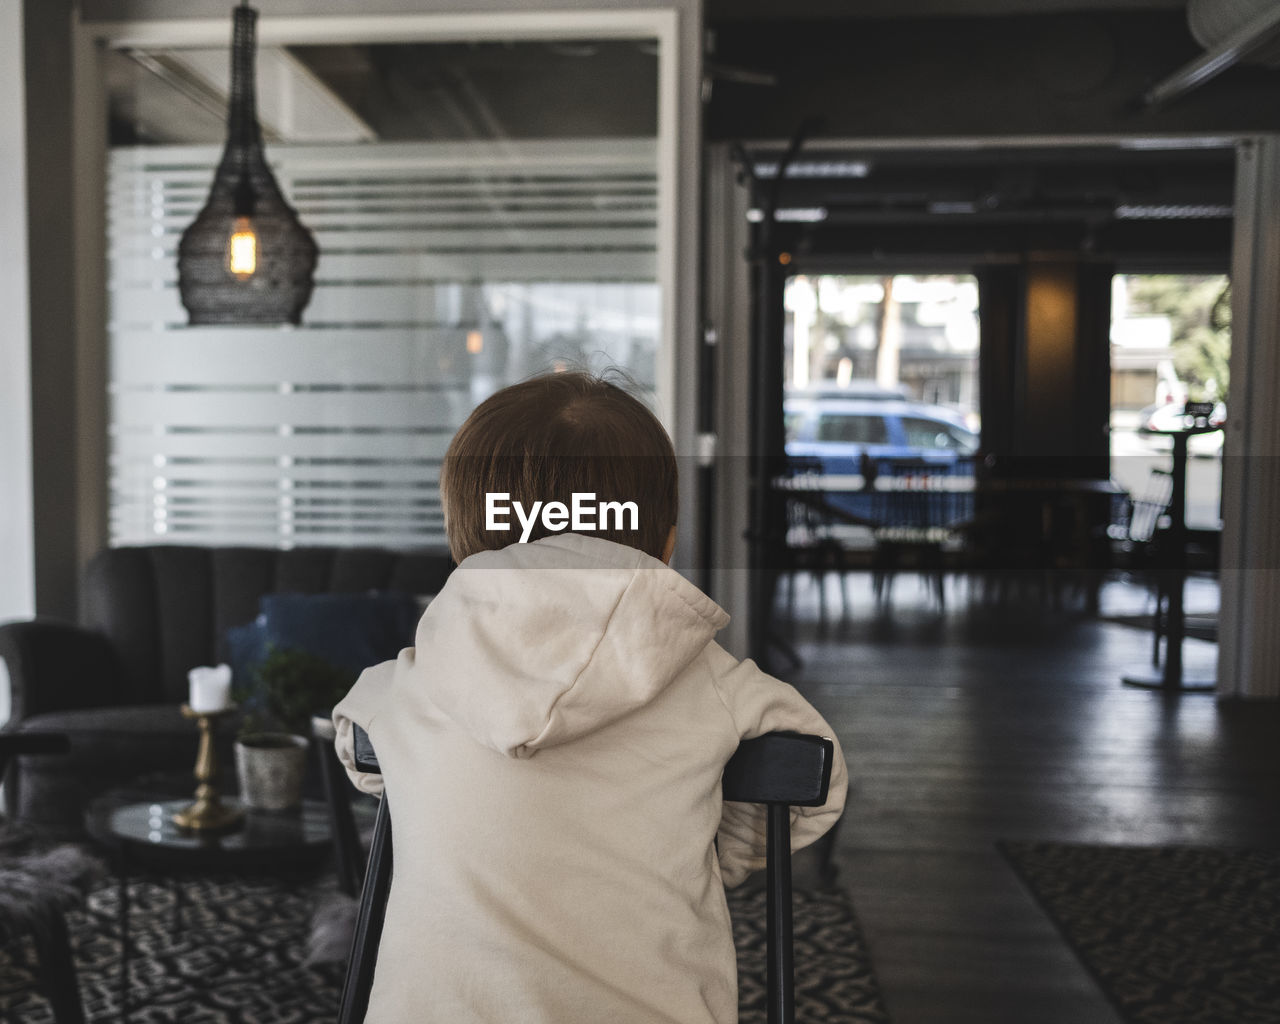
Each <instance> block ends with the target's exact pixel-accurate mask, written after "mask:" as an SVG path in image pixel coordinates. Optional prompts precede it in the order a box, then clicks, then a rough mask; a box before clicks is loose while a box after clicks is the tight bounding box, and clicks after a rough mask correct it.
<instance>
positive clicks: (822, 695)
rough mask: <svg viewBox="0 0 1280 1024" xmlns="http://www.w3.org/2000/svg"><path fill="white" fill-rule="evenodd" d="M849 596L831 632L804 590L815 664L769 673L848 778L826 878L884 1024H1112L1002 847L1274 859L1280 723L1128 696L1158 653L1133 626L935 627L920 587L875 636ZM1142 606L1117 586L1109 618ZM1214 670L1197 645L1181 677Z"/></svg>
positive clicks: (860, 589)
mask: <svg viewBox="0 0 1280 1024" xmlns="http://www.w3.org/2000/svg"><path fill="white" fill-rule="evenodd" d="M851 582H852V587H851V589H852V592H853V593H852V597H853V600H852V602H851V605H852V607H851V609H850V617H849V620H848V621H847V622H845V623H844V624H842V625H833V626H832V627H831V628H830V629H828V630H826V631H825V632H824V631H822V630H820V629H819V628H818V626H817V624H816V622H815V621H814V620H815V619H816V608H817V604H816V599H815V595H816V591H815V590H814V588H813V587H812V585H810V586H809V588H808V589H807V590H806V589H805V588H804V587H803V586H802V587H801V588H800V594H799V600H798V602H797V614H796V622H795V623H794V636H795V638H796V642H797V649H798V651H799V653H800V654H801V656H802V657H803V658H804V660H805V665H804V666H803V668H801V669H799V670H796V671H794V672H790V673H784V672H781V671H780V672H779V674H781V675H786V676H787V677H788V678H790V679H791V680H792V681H794V682H795V683H796V684H797V685H798V686H799V687H800V688H801V689H802V690H803V691H804V692H805V693H806V694H807V695H808V696H809V698H810V699H811V700H812V701H813V703H814V704H815V705H816V706H817V707H818V708H819V709H820V710H821V711H822V712H823V713H824V714H825V715H826V716H827V718H828V720H829V721H830V722H831V724H832V726H833V727H834V728H835V729H836V731H837V733H838V734H839V736H840V740H841V742H842V744H843V745H844V749H845V753H846V755H847V757H848V760H849V768H850V775H851V779H852V784H851V793H850V800H849V808H848V812H847V814H846V818H845V821H844V823H843V825H842V827H841V832H840V833H839V836H838V840H837V845H836V854H835V857H836V863H837V865H838V866H839V868H840V872H841V877H840V880H841V884H843V885H844V886H845V887H846V888H847V889H848V890H849V891H850V893H851V894H852V896H853V899H854V902H855V905H856V907H857V910H858V914H859V917H860V919H861V921H862V923H863V927H864V930H865V932H866V935H867V940H868V942H869V944H870V947H871V952H872V956H873V958H874V961H875V964H876V969H877V972H878V974H879V977H880V981H881V984H882V987H883V990H884V996H885V1001H886V1003H887V1005H888V1009H889V1011H890V1014H891V1016H892V1018H893V1020H894V1022H895V1024H968V1022H974V1024H978V1022H981V1024H1006V1022H1007V1024H1058V1022H1061V1024H1094V1022H1098V1024H1111V1022H1115V1021H1118V1019H1119V1018H1118V1017H1117V1015H1116V1014H1115V1012H1114V1010H1112V1009H1111V1007H1110V1005H1109V1003H1108V1002H1107V1001H1106V999H1105V998H1104V997H1103V996H1102V994H1101V993H1100V992H1099V991H1098V989H1097V988H1096V986H1095V985H1094V983H1093V981H1092V980H1091V979H1090V977H1089V976H1088V974H1087V973H1086V972H1085V971H1084V969H1083V968H1082V967H1081V966H1080V965H1079V963H1078V961H1077V960H1076V959H1075V957H1074V955H1073V954H1072V953H1071V951H1070V950H1069V949H1068V948H1067V946H1066V945H1065V944H1064V943H1063V942H1062V940H1061V939H1060V937H1059V936H1058V933H1057V932H1056V931H1055V929H1054V927H1053V926H1052V925H1051V924H1050V923H1049V921H1048V920H1047V919H1046V918H1045V916H1044V915H1043V913H1042V912H1041V911H1040V910H1039V908H1038V907H1037V906H1036V904H1035V903H1034V902H1033V900H1032V899H1031V897H1030V895H1029V894H1028V893H1027V892H1026V890H1025V889H1023V887H1022V885H1021V883H1020V882H1019V881H1018V880H1017V878H1016V877H1015V876H1014V874H1013V873H1012V871H1011V870H1010V868H1009V867H1008V865H1007V864H1006V863H1005V861H1004V860H1003V858H1002V857H1001V855H1000V854H999V852H998V851H997V850H996V847H995V845H994V844H995V843H996V842H997V841H998V840H1000V839H1050V840H1061V841H1080V842H1096V843H1118V844H1158V843H1192V844H1204V845H1229V846H1252V847H1266V848H1280V758H1278V757H1277V756H1276V754H1275V751H1276V749H1277V747H1278V746H1280V743H1278V742H1277V740H1278V739H1280V702H1266V703H1263V704H1258V703H1249V704H1239V703H1232V704H1219V703H1218V702H1217V701H1216V700H1215V699H1214V698H1213V697H1212V696H1211V695H1204V694H1188V695H1184V696H1181V697H1174V698H1172V699H1170V698H1166V697H1165V696H1164V695H1162V694H1160V693H1158V692H1151V691H1146V690H1140V689H1133V688H1130V687H1126V686H1122V685H1121V683H1120V681H1119V676H1120V673H1121V671H1122V669H1123V668H1124V667H1126V666H1129V665H1133V664H1140V663H1141V662H1142V661H1143V660H1144V659H1145V658H1148V657H1149V654H1150V640H1149V636H1148V634H1146V633H1143V632H1141V631H1139V630H1137V629H1134V628H1133V627H1131V626H1124V625H1118V624H1114V623H1108V622H1106V621H1100V620H1098V619H1092V618H1088V617H1085V616H1084V615H1082V614H1078V613H1071V612H1052V611H1047V610H1044V609H1043V608H1042V607H1041V605H1040V604H1039V602H1038V601H1036V600H1022V601H1018V602H1016V603H1014V604H1012V605H1010V606H1006V607H1004V608H996V607H991V606H988V605H983V604H981V603H980V602H978V601H977V600H973V601H970V600H968V598H967V595H966V593H965V587H964V586H963V585H962V584H954V583H949V585H948V599H949V601H950V604H951V608H949V610H948V612H947V614H945V615H942V614H940V613H938V612H937V611H936V610H933V609H932V608H931V607H930V605H929V603H928V597H927V595H926V594H925V593H924V592H923V590H921V589H918V588H917V586H916V580H915V579H914V578H913V577H904V578H902V579H900V580H899V581H898V583H897V587H896V592H895V594H894V597H895V602H894V609H893V613H892V614H891V615H889V616H877V615H876V614H875V612H874V609H873V606H872V605H871V596H870V588H869V586H868V585H867V583H866V580H865V579H858V578H856V577H855V578H854V579H853V580H852V581H851ZM833 585H834V581H833ZM1199 596H1200V597H1201V599H1203V598H1204V596H1205V595H1204V594H1201V595H1199ZM1208 597H1209V599H1210V601H1212V599H1213V595H1212V593H1210V594H1209V595H1208ZM833 598H834V592H833ZM1142 601H1143V595H1142V592H1141V591H1138V590H1135V589H1134V588H1130V587H1124V586H1121V585H1119V584H1113V585H1108V587H1107V589H1106V590H1105V591H1104V594H1103V609H1104V613H1105V612H1106V611H1107V610H1108V608H1112V609H1118V610H1127V611H1132V610H1133V606H1134V605H1135V603H1136V605H1137V606H1138V607H1140V606H1141V604H1142ZM831 607H832V608H833V609H835V611H836V613H837V614H838V612H839V603H838V601H836V600H834V599H833V601H832V602H831ZM1213 653H1214V652H1213V649H1212V647H1211V646H1210V645H1208V644H1204V643H1202V642H1200V641H1189V642H1188V658H1189V660H1192V661H1195V660H1200V661H1205V660H1206V659H1207V660H1210V661H1211V659H1212V656H1213ZM804 870H805V862H804V861H803V859H800V860H798V861H797V872H798V874H800V873H803V871H804Z"/></svg>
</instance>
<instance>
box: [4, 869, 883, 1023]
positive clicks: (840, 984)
mask: <svg viewBox="0 0 1280 1024" xmlns="http://www.w3.org/2000/svg"><path fill="white" fill-rule="evenodd" d="M129 891H130V903H131V914H130V918H129V921H130V925H129V927H130V938H131V944H132V948H133V953H132V955H131V960H130V970H129V974H130V978H129V991H130V998H129V1005H130V1007H131V1018H130V1019H131V1020H133V1021H135V1022H144V1024H160V1022H181V1024H322V1022H323V1024H330V1022H331V1021H332V1020H333V1019H334V1014H335V1013H336V1010H337V1006H338V996H339V993H340V992H341V988H342V973H343V972H342V968H341V967H340V966H339V965H336V964H318V965H313V966H308V965H307V964H306V962H305V961H306V946H307V935H308V931H309V923H310V917H311V911H312V908H313V907H314V906H315V905H316V904H317V901H318V900H320V899H322V898H323V897H325V896H326V895H328V894H329V891H330V886H329V885H328V884H326V883H321V884H309V883H307V882H299V883H296V884H282V883H281V882H280V881H278V880H262V879H248V878H240V877H235V878H233V877H220V878H206V879H201V880H198V881H197V880H186V881H184V882H183V883H182V889H181V893H182V899H181V904H182V905H181V908H175V891H176V890H175V889H174V888H173V887H172V886H171V885H169V884H165V883H152V882H143V881H134V882H133V883H132V885H131V886H130V890H129ZM117 906H118V904H117V902H116V888H115V886H114V884H112V885H108V886H106V887H104V888H100V889H98V890H96V891H95V892H94V893H92V894H91V896H90V898H89V901H88V905H87V907H86V908H85V909H84V910H81V911H76V912H74V913H73V914H72V915H70V916H69V924H70V927H71V933H72V936H73V940H74V943H75V957H76V967H77V970H78V971H79V974H80V990H81V994H82V998H83V1002H84V1007H85V1013H86V1016H87V1018H88V1020H89V1021H90V1024H96V1022H103V1024H105V1022H106V1021H108V1020H111V1021H114V1020H116V1019H117V1015H118V1013H119V998H118V997H119V988H118V977H119V974H118V972H119V964H120V943H119V939H118V937H117V932H116V911H117ZM730 908H731V910H732V911H733V916H734V938H735V941H736V942H737V944H738V951H739V973H740V976H741V977H740V988H741V1002H742V1021H743V1024H763V1022H764V1020H765V1013H764V998H765V989H764V970H765V952H764V922H765V896H764V892H763V891H757V892H747V893H741V894H739V893H734V894H732V898H731V900H730ZM175 911H177V913H175ZM795 928H796V942H795V959H796V964H797V968H796V989H797V996H796V1011H797V1019H798V1020H803V1021H805V1022H807V1024H885V1022H887V1021H888V1019H889V1018H888V1017H887V1016H886V1014H885V1012H884V1008H883V1007H882V1005H881V1001H880V994H879V989H878V986H877V984H876V979H875V974H874V972H873V971H872V968H871V962H870V960H869V958H868V956H867V952H866V948H865V946H864V944H863V941H862V935H861V932H860V930H859V928H858V922H857V919H856V918H855V917H854V913H853V908H852V907H851V906H850V904H849V900H848V897H847V896H845V895H844V894H843V893H842V892H839V891H830V892H825V891H824V892H808V891H797V892H796V894H795ZM33 960H34V955H33V952H32V949H31V945H30V942H26V943H21V942H20V943H15V944H11V945H10V946H9V947H8V948H5V949H0V1020H3V1021H6V1022H8V1021H12V1022H13V1024H51V1021H52V1018H51V1015H50V1012H49V1007H48V1004H47V1003H46V1002H45V1000H44V999H43V998H42V997H41V995H40V994H39V993H38V990H37V989H36V981H35V973H34V966H33Z"/></svg>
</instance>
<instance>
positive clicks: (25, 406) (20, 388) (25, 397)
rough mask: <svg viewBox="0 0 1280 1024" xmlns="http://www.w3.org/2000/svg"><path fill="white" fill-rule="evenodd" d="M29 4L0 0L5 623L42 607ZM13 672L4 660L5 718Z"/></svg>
mask: <svg viewBox="0 0 1280 1024" xmlns="http://www.w3.org/2000/svg"><path fill="white" fill-rule="evenodd" d="M25 104H26V91H25V89H24V88H23V56H22V4H21V2H20V0H0V621H5V620H8V619H20V618H30V617H31V615H32V614H34V611H35V560H34V555H33V539H32V521H31V497H32V495H31V351H30V346H29V343H28V338H29V330H28V328H29V322H28V316H27V209H26V194H27V190H26V167H25V163H24V160H23V156H24V154H25V153H26V136H25V132H26V116H25ZM8 718H9V676H8V673H7V672H6V671H5V670H4V668H3V662H0V723H3V722H5V721H7V720H8Z"/></svg>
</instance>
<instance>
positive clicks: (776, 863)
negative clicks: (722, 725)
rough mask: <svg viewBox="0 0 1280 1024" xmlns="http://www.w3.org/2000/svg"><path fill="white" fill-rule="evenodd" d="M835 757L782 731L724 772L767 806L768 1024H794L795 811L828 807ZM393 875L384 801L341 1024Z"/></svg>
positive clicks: (360, 753) (355, 1020) (365, 973)
mask: <svg viewBox="0 0 1280 1024" xmlns="http://www.w3.org/2000/svg"><path fill="white" fill-rule="evenodd" d="M354 740H355V763H356V768H357V769H359V770H360V771H362V772H370V773H375V774H376V773H378V772H379V771H380V769H379V766H378V758H377V755H376V754H375V753H374V750H373V744H372V743H371V742H370V741H369V736H368V734H367V733H366V732H365V731H364V730H363V729H361V728H359V727H358V726H357V727H356V728H355V731H354ZM834 756H835V745H834V744H833V743H832V742H831V740H829V739H823V738H822V737H820V736H804V735H799V734H797V733H782V732H775V733H767V734H766V735H764V736H759V737H757V738H755V739H752V740H746V741H744V742H743V743H741V744H740V745H739V746H738V750H737V752H736V753H735V754H734V755H733V757H732V758H730V760H729V763H728V764H727V765H725V768H724V778H723V782H722V792H723V794H724V798H725V799H726V800H734V801H740V802H742V803H756V804H765V805H766V807H767V809H768V811H767V815H768V817H767V821H768V832H767V837H766V840H765V842H766V861H765V863H766V882H765V884H766V886H767V899H768V911H767V914H768V925H767V929H768V930H767V964H768V968H767V985H768V1021H769V1024H793V1022H794V1020H795V987H794V979H793V966H794V965H793V957H792V921H791V814H790V809H791V808H792V807H821V806H822V805H823V804H825V803H826V802H827V789H828V786H829V785H830V783H831V763H832V758H833V757H834ZM391 871H392V865H391V810H390V806H389V802H388V801H387V799H386V797H385V796H384V797H383V799H382V801H381V803H380V805H379V807H378V817H377V821H376V823H375V824H374V828H373V842H372V845H371V846H370V849H369V866H368V868H367V869H366V872H365V879H364V888H363V891H362V892H361V895H360V913H359V916H358V917H357V919H356V930H355V936H354V938H353V941H352V944H351V957H350V960H349V961H348V963H347V978H346V983H345V984H344V986H343V989H342V1004H341V1009H340V1011H339V1014H338V1024H362V1022H363V1021H364V1017H365V1012H366V1010H367V1009H368V1007H369V994H370V992H371V991H372V988H373V971H374V966H375V964H376V962H377V958H378V942H379V939H380V938H381V936H382V924H383V921H384V919H385V917H386V911H387V895H388V894H389V893H390V891H391Z"/></svg>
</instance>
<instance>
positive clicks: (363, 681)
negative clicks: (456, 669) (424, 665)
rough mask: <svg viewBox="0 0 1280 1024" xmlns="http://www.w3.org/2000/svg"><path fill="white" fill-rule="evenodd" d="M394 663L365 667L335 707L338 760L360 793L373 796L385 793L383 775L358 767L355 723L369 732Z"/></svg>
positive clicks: (335, 738)
mask: <svg viewBox="0 0 1280 1024" xmlns="http://www.w3.org/2000/svg"><path fill="white" fill-rule="evenodd" d="M395 666H396V663H395V662H394V661H384V662H383V663H382V664H380V665H374V666H372V667H371V668H367V669H365V670H364V671H363V672H361V673H360V678H359V679H357V680H356V684H355V686H353V687H351V690H350V692H348V694H347V695H346V696H345V697H343V698H342V700H340V701H338V704H337V706H336V707H334V709H333V726H334V730H335V735H334V740H333V745H334V749H335V750H336V751H337V753H338V760H339V761H341V762H342V766H343V767H344V768H345V769H346V770H347V776H348V778H350V779H351V784H352V785H353V786H355V787H356V789H358V790H360V791H361V792H363V793H372V794H373V795H374V796H381V795H382V776H381V775H374V774H372V773H366V772H362V771H359V770H358V769H357V768H356V761H355V741H354V738H353V736H352V726H353V725H358V726H360V728H362V729H364V730H365V732H368V731H369V727H370V726H371V725H373V719H374V717H375V716H376V715H377V713H378V709H379V708H380V707H381V706H382V702H383V700H384V699H385V698H386V696H387V694H388V692H389V691H390V689H391V679H392V677H393V675H394V673H395Z"/></svg>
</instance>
